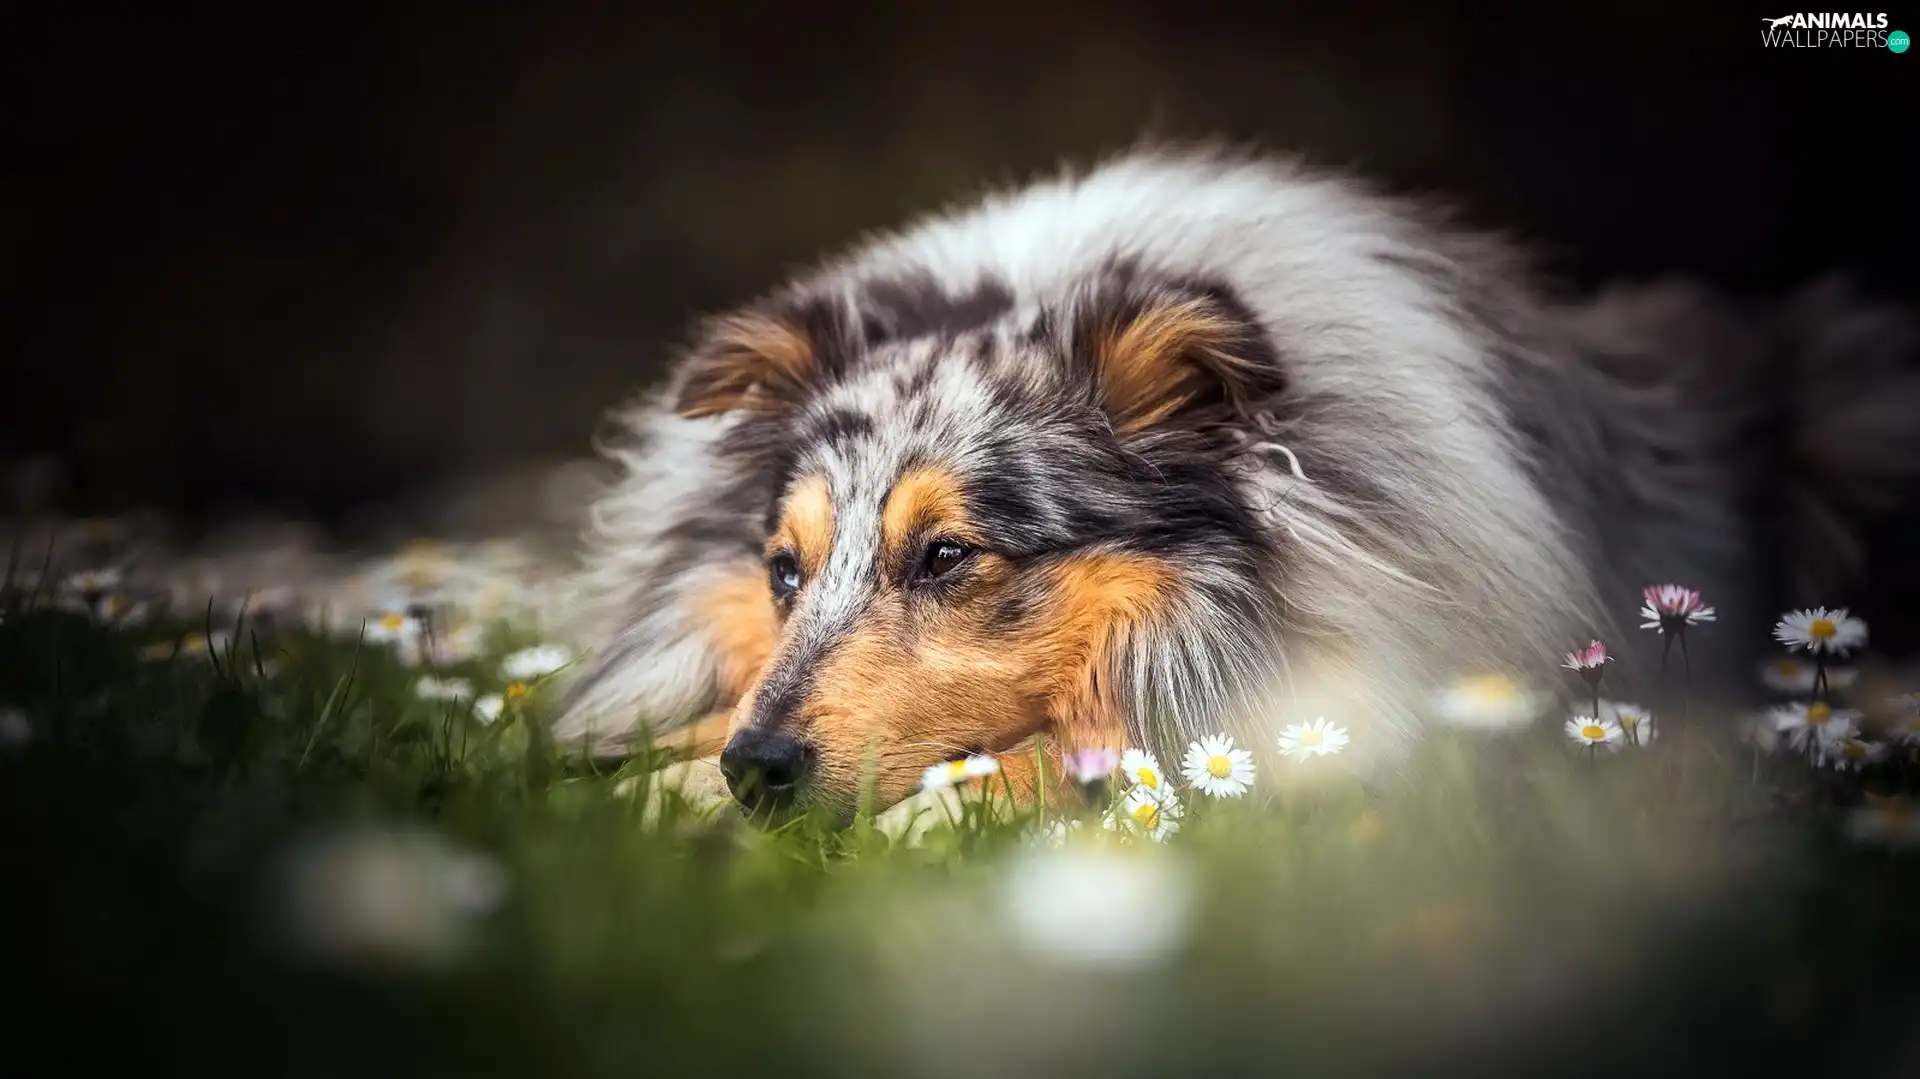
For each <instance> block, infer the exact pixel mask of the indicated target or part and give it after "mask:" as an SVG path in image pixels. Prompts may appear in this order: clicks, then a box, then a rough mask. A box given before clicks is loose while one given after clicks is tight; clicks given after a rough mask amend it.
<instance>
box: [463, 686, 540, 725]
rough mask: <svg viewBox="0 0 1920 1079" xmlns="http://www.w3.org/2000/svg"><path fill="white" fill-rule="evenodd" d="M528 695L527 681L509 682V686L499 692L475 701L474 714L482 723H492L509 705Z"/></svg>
mask: <svg viewBox="0 0 1920 1079" xmlns="http://www.w3.org/2000/svg"><path fill="white" fill-rule="evenodd" d="M526 695H527V684H526V683H525V682H510V683H508V684H507V688H506V689H504V690H501V691H500V692H499V693H489V694H487V695H486V696H484V697H481V698H479V699H478V700H476V701H474V702H473V714H474V715H475V716H476V717H478V718H479V720H480V722H482V723H492V722H493V721H494V720H496V719H499V718H500V713H502V712H504V711H506V709H507V705H509V704H512V703H514V702H516V701H519V700H521V699H523V698H525V697H526Z"/></svg>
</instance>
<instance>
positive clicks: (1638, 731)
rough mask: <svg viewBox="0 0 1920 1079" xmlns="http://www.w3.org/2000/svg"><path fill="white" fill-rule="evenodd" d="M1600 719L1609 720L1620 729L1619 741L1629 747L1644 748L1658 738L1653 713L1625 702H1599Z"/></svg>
mask: <svg viewBox="0 0 1920 1079" xmlns="http://www.w3.org/2000/svg"><path fill="white" fill-rule="evenodd" d="M1600 718H1601V719H1603V720H1611V721H1612V722H1614V723H1615V724H1617V725H1618V726H1619V728H1620V733H1621V736H1622V737H1621V740H1622V741H1623V742H1625V743H1626V744H1627V745H1630V746H1644V745H1648V744H1650V743H1651V742H1652V741H1653V740H1654V738H1656V737H1658V735H1659V733H1660V732H1659V729H1658V728H1657V727H1656V726H1655V724H1654V720H1653V713H1652V712H1649V711H1647V710H1646V709H1645V708H1642V707H1640V706H1639V705H1637V704H1628V703H1627V702H1625V701H1601V702H1600Z"/></svg>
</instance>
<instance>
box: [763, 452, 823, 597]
mask: <svg viewBox="0 0 1920 1079" xmlns="http://www.w3.org/2000/svg"><path fill="white" fill-rule="evenodd" d="M782 548H784V549H787V550H790V551H792V552H793V553H794V556H795V557H796V558H798V559H799V560H800V568H801V569H802V570H803V571H805V572H806V573H808V574H813V573H818V572H819V571H820V567H821V566H823V565H825V564H826V561H827V554H828V552H830V551H832V550H833V496H832V495H831V494H830V493H829V492H828V490H827V478H826V477H825V476H817V475H816V476H807V477H804V478H802V479H801V480H799V481H798V482H796V483H795V484H794V485H793V489H792V490H791V491H789V492H788V493H787V500H786V501H785V502H783V503H782V504H781V507H780V529H779V531H777V532H775V533H774V534H773V538H772V539H770V540H768V541H767V554H768V555H769V556H771V555H772V554H773V552H775V551H778V550H781V549H782ZM764 587H765V582H764V581H763V582H762V588H763V589H764Z"/></svg>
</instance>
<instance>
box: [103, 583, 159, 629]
mask: <svg viewBox="0 0 1920 1079" xmlns="http://www.w3.org/2000/svg"><path fill="white" fill-rule="evenodd" d="M151 610H152V608H151V606H150V605H149V604H148V603H147V601H146V600H143V599H134V598H132V597H130V596H124V595H121V594H120V593H117V592H116V593H113V594H112V595H107V596H102V597H100V599H99V600H98V601H97V602H95V603H94V604H93V617H94V618H95V619H96V620H97V621H99V622H101V623H102V624H104V625H109V626H119V627H122V628H130V627H133V626H140V625H145V624H146V621H147V615H148V614H149V613H150V612H151Z"/></svg>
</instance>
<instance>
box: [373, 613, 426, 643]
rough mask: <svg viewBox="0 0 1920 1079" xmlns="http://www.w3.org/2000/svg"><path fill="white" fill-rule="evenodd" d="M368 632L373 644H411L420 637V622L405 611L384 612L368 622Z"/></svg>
mask: <svg viewBox="0 0 1920 1079" xmlns="http://www.w3.org/2000/svg"><path fill="white" fill-rule="evenodd" d="M366 632H367V641H368V642H369V643H372V644H401V645H405V644H411V643H412V642H413V641H414V640H415V639H416V638H418V637H419V636H420V622H419V620H418V619H416V618H414V617H413V616H412V615H410V614H408V613H406V612H405V611H382V612H381V613H380V614H377V615H375V616H374V617H372V618H370V619H368V620H367V631H366Z"/></svg>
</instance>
